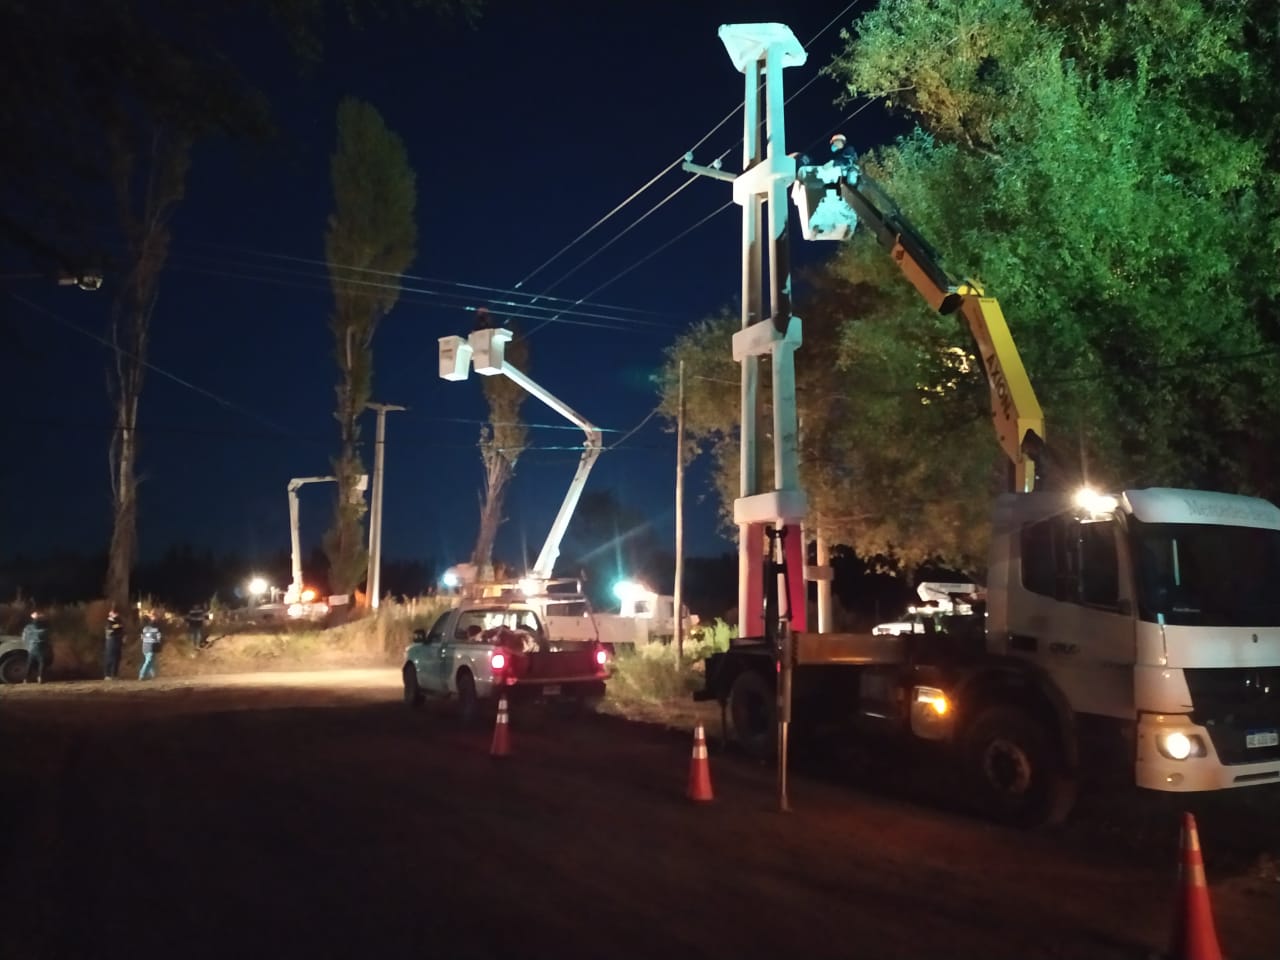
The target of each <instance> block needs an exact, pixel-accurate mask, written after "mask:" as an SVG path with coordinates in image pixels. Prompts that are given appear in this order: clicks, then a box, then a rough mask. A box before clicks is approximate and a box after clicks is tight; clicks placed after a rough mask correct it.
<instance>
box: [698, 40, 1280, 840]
mask: <svg viewBox="0 0 1280 960" xmlns="http://www.w3.org/2000/svg"><path fill="white" fill-rule="evenodd" d="M723 29H724V28H722V30H723ZM691 166H692V165H687V167H691ZM744 176H746V174H744ZM792 197H793V200H794V201H795V203H796V206H797V207H798V208H799V211H800V218H801V223H802V227H803V232H804V235H805V237H806V238H807V239H814V240H823V239H826V240H839V239H843V238H844V237H846V236H848V235H849V234H850V233H851V232H852V231H853V230H854V229H856V227H857V226H858V225H859V224H861V225H862V226H864V227H866V228H868V229H870V230H871V231H872V232H873V233H874V234H875V236H876V237H877V238H878V240H879V241H880V243H881V244H882V245H883V246H884V247H885V248H886V251H887V253H888V254H889V256H890V257H891V258H892V259H893V260H894V261H895V262H896V263H897V265H898V267H899V268H900V270H901V271H902V273H903V275H904V277H905V278H906V279H907V280H908V281H909V282H910V283H911V284H912V285H913V286H914V287H915V289H916V290H917V292H919V293H920V295H921V296H922V297H923V298H924V300H925V302H927V303H928V304H929V305H930V306H931V307H932V308H933V309H935V310H937V311H939V312H940V313H943V314H956V315H958V316H960V317H962V318H963V319H964V321H965V322H966V324H967V326H968V329H969V332H970V334H971V335H972V337H973V340H974V343H975V344H976V346H977V349H978V353H979V355H980V356H981V359H982V364H983V370H984V372H985V375H986V378H987V382H988V384H989V386H990V391H991V405H992V418H993V424H994V426H995V429H996V435H997V438H998V439H999V442H1000V447H1001V449H1002V450H1003V451H1004V453H1005V455H1006V456H1007V457H1008V459H1009V462H1010V465H1011V468H1012V470H1011V472H1012V480H1013V482H1012V484H1011V486H1012V490H1011V491H1010V492H1008V493H1005V494H1002V495H1000V497H999V498H998V500H997V502H996V504H995V509H994V515H993V529H992V536H991V546H990V558H989V567H988V568H989V576H988V583H987V585H986V602H985V611H983V610H982V606H981V604H975V605H974V606H975V608H976V609H975V612H974V613H972V614H970V615H956V616H952V617H948V618H946V619H945V621H944V622H943V623H942V624H941V625H940V624H939V623H936V622H934V621H932V620H929V621H926V622H925V623H924V624H923V630H922V632H920V633H916V632H914V631H912V632H903V633H899V634H896V635H895V634H885V633H882V634H871V635H861V634H836V633H810V632H804V631H803V630H799V631H797V632H795V633H790V632H789V631H788V630H787V628H786V624H785V623H782V624H780V625H778V627H777V628H776V633H775V636H774V637H773V638H769V637H766V638H765V639H763V640H762V639H760V638H758V637H757V638H751V637H747V638H744V639H742V640H741V641H735V642H734V644H733V645H732V646H731V648H730V649H729V651H728V652H726V653H720V654H715V655H713V656H712V657H710V658H709V659H708V660H707V661H706V679H705V686H704V689H702V690H700V691H698V692H697V693H696V694H695V698H696V699H701V700H717V701H719V702H720V704H721V706H722V708H723V709H724V710H725V712H726V714H727V717H728V719H729V721H730V722H731V730H732V735H733V737H734V738H735V739H736V740H737V741H738V742H739V743H740V744H741V745H742V746H744V747H745V748H746V749H747V750H748V751H750V752H752V753H755V754H758V755H775V754H776V755H777V756H778V760H779V769H780V783H783V784H784V783H785V761H786V752H785V751H786V732H787V729H788V724H789V723H791V722H794V724H795V725H796V727H797V729H818V728H820V727H825V726H829V725H833V724H834V725H835V726H837V727H838V728H839V729H843V730H845V731H847V732H849V733H852V734H854V735H859V736H864V737H874V738H879V740H878V742H879V743H880V745H881V749H884V750H895V749H905V747H906V745H907V743H908V741H912V740H916V741H933V742H934V743H935V744H936V745H937V746H939V747H940V748H941V751H940V752H934V751H926V754H927V755H928V756H930V757H932V758H934V759H933V761H932V762H936V763H938V764H939V766H940V776H941V777H948V772H949V771H950V770H953V769H957V768H958V769H959V770H960V771H961V772H962V776H961V777H960V778H959V781H958V782H959V783H960V784H962V788H963V789H964V790H965V793H966V796H967V798H968V799H969V800H970V801H971V802H972V804H973V805H974V806H976V807H977V808H978V809H980V810H981V811H983V812H985V813H986V814H987V815H989V816H991V817H992V818H993V819H997V820H1001V821H1004V822H1011V823H1019V824H1038V823H1046V822H1052V821H1055V820H1059V819H1062V818H1064V817H1065V816H1066V815H1067V813H1068V812H1069V810H1070V809H1071V806H1072V803H1073V801H1074V798H1075V795H1076V790H1077V786H1078V784H1079V783H1080V781H1081V779H1082V778H1083V777H1084V776H1085V775H1086V774H1087V773H1089V772H1090V771H1094V770H1102V769H1106V768H1111V769H1112V770H1117V769H1118V770H1119V771H1121V772H1122V773H1123V775H1124V776H1125V778H1126V779H1127V780H1128V781H1129V782H1130V783H1134V784H1136V785H1137V786H1139V787H1143V788H1147V789H1151V790H1159V791H1206V790H1225V789H1233V788H1245V787H1251V786H1255V785H1261V784H1274V783H1278V782H1280V594H1278V593H1277V591H1276V588H1275V585H1276V584H1277V583H1280V509H1277V507H1276V506H1275V505H1274V504H1272V503H1270V502H1268V501H1265V500H1261V499H1257V498H1253V497H1246V496H1236V495H1231V494H1227V493H1215V492H1206V491H1199V490H1178V489H1169V488H1146V489H1131V490H1120V491H1115V492H1112V493H1097V492H1090V491H1079V492H1076V493H1070V492H1065V491H1061V490H1054V489H1038V488H1037V487H1038V484H1039V481H1040V479H1041V477H1040V473H1041V471H1040V470H1039V469H1038V468H1039V467H1040V466H1042V465H1043V464H1044V460H1045V457H1044V454H1045V453H1046V449H1045V447H1044V425H1043V417H1042V414H1041V410H1040V406H1039V403H1038V401H1037V400H1036V397H1035V394H1034V392H1033V390H1032V388H1031V383H1030V381H1029V379H1028V378H1027V374H1026V370H1025V369H1024V367H1023V364H1022V361H1021V359H1020V358H1019V355H1018V351H1017V348H1016V346H1015V345H1014V341H1013V339H1012V337H1011V335H1010V333H1009V328H1008V326H1007V324H1006V323H1005V320H1004V316H1003V313H1002V312H1001V310H1000V306H999V304H998V303H997V302H996V300H995V298H993V297H989V296H987V295H986V294H985V293H984V292H983V291H982V290H981V289H980V288H979V287H978V286H977V285H976V284H974V283H972V282H969V281H956V280H954V279H952V278H951V277H950V276H949V275H948V274H947V273H946V271H944V270H943V269H942V267H941V265H940V264H939V262H938V260H937V256H936V254H935V253H934V252H933V249H932V248H931V247H930V246H929V244H927V243H926V242H925V241H924V240H923V238H921V237H920V235H919V234H918V233H917V232H916V231H915V230H914V228H913V227H912V226H911V224H910V223H909V222H908V221H907V219H906V218H905V217H904V216H903V215H902V214H901V212H900V211H899V210H898V209H897V207H896V206H895V205H894V204H893V203H892V201H891V200H890V199H889V198H888V197H887V196H886V195H885V193H884V191H883V190H881V189H880V188H879V187H878V185H876V184H875V183H874V182H873V181H872V180H870V178H868V177H866V176H865V175H864V174H863V173H862V172H861V171H860V170H859V169H858V166H857V164H856V161H855V160H853V159H852V158H850V157H848V156H844V157H837V158H835V159H833V160H830V161H828V162H827V163H824V164H801V165H800V166H799V167H798V169H797V171H796V179H795V183H794V185H793V186H792ZM786 566H787V565H786V564H772V563H766V565H765V569H764V574H763V584H762V588H763V590H764V592H765V596H766V598H768V596H769V592H770V591H771V590H776V589H777V586H776V584H777V579H778V577H777V572H778V570H779V568H780V567H781V568H783V573H784V576H789V575H790V573H789V571H787V570H785V567H786ZM766 610H771V611H772V612H774V613H775V614H776V611H777V610H778V606H777V601H776V599H775V600H774V601H773V604H772V606H769V605H767V602H766ZM944 765H945V766H944ZM948 782H951V780H950V778H949V777H948ZM782 792H783V797H784V799H785V790H783V791H782Z"/></svg>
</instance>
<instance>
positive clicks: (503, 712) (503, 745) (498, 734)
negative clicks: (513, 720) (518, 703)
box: [489, 697, 511, 757]
mask: <svg viewBox="0 0 1280 960" xmlns="http://www.w3.org/2000/svg"><path fill="white" fill-rule="evenodd" d="M510 753H511V724H510V721H509V720H508V718H507V698H506V697H500V698H499V699H498V719H497V722H496V723H494V725H493V746H491V747H490V748H489V755H490V756H491V757H505V756H507V755H509V754H510Z"/></svg>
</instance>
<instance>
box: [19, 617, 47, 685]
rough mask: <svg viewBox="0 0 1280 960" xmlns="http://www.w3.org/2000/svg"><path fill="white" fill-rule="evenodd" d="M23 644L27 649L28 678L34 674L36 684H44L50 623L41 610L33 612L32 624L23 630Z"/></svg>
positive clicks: (28, 681) (27, 679) (28, 679)
mask: <svg viewBox="0 0 1280 960" xmlns="http://www.w3.org/2000/svg"><path fill="white" fill-rule="evenodd" d="M22 642H23V644H24V645H25V646H26V648H27V677H26V679H25V680H23V681H22V682H23V683H30V682H31V677H32V675H33V674H34V675H35V678H36V683H44V665H45V663H46V661H48V659H49V623H48V621H47V620H45V618H44V613H43V612H41V611H40V610H33V611H31V622H30V623H28V624H27V625H26V626H25V627H23V628H22Z"/></svg>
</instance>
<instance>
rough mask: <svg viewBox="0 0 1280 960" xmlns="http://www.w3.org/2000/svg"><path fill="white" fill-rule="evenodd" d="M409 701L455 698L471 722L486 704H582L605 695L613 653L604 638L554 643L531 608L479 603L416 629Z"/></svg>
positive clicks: (407, 662) (407, 676)
mask: <svg viewBox="0 0 1280 960" xmlns="http://www.w3.org/2000/svg"><path fill="white" fill-rule="evenodd" d="M402 674H403V677H404V699H405V703H407V704H409V705H410V706H420V705H421V704H422V703H423V701H424V700H425V699H426V698H427V697H443V698H448V699H453V700H455V701H456V703H457V705H458V712H459V713H460V714H461V716H462V718H463V719H464V720H470V719H471V718H473V717H474V716H475V715H476V714H477V713H478V711H479V709H480V706H481V704H482V703H496V702H497V700H498V697H499V696H500V695H505V696H506V698H507V700H508V701H509V702H518V701H526V700H546V701H559V702H562V703H564V704H566V705H569V706H572V707H575V708H578V707H585V706H594V704H595V703H597V702H599V700H600V699H601V698H603V697H604V691H605V681H606V679H607V678H608V675H609V654H608V651H607V650H606V649H605V648H604V646H603V645H601V644H600V643H599V641H597V640H587V641H583V642H571V643H567V642H553V641H552V640H550V639H549V635H548V633H547V630H546V628H545V626H544V625H543V622H542V620H541V618H540V617H539V616H538V613H537V611H536V610H535V609H534V608H533V607H531V606H528V605H525V604H518V603H510V602H494V601H483V600H482V601H478V602H474V603H464V604H462V605H460V606H457V607H454V608H453V609H452V610H447V611H445V612H444V613H442V614H441V615H440V617H439V618H438V619H437V620H436V622H435V623H434V624H433V625H432V627H431V629H430V630H417V631H415V633H414V640H413V643H411V644H409V646H408V648H407V649H406V650H405V654H404V667H403V670H402Z"/></svg>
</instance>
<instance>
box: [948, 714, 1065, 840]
mask: <svg viewBox="0 0 1280 960" xmlns="http://www.w3.org/2000/svg"><path fill="white" fill-rule="evenodd" d="M961 750H962V751H963V757H962V760H963V763H964V766H965V770H966V773H967V777H968V781H969V792H970V797H971V799H972V800H973V802H974V804H975V806H976V807H977V809H978V812H979V813H981V814H982V815H984V816H986V817H989V818H990V819H992V820H995V821H997V822H999V823H1005V824H1009V825H1011V826H1020V827H1039V826H1045V825H1046V824H1051V823H1061V822H1062V820H1064V819H1065V818H1066V815H1067V814H1068V813H1069V812H1070V810H1071V806H1072V804H1073V803H1074V801H1075V794H1076V785H1075V782H1074V781H1073V780H1072V779H1071V778H1070V777H1069V776H1068V775H1067V774H1066V771H1065V769H1064V766H1063V762H1062V758H1061V756H1060V755H1059V751H1058V750H1057V748H1056V747H1055V746H1054V743H1053V739H1052V737H1051V736H1050V735H1049V732H1048V731H1047V730H1046V729H1045V728H1044V726H1043V724H1041V723H1040V722H1039V721H1037V720H1036V719H1035V718H1034V717H1032V716H1031V715H1030V714H1029V713H1027V712H1026V711H1025V710H1021V709H1019V708H1018V707H1013V706H1006V705H1003V704H1002V705H997V706H991V707H987V708H986V709H984V710H982V711H981V712H980V713H979V714H978V715H977V716H976V717H974V719H973V722H972V723H970V724H969V725H968V727H967V728H966V730H965V732H964V735H963V737H962V741H961Z"/></svg>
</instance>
